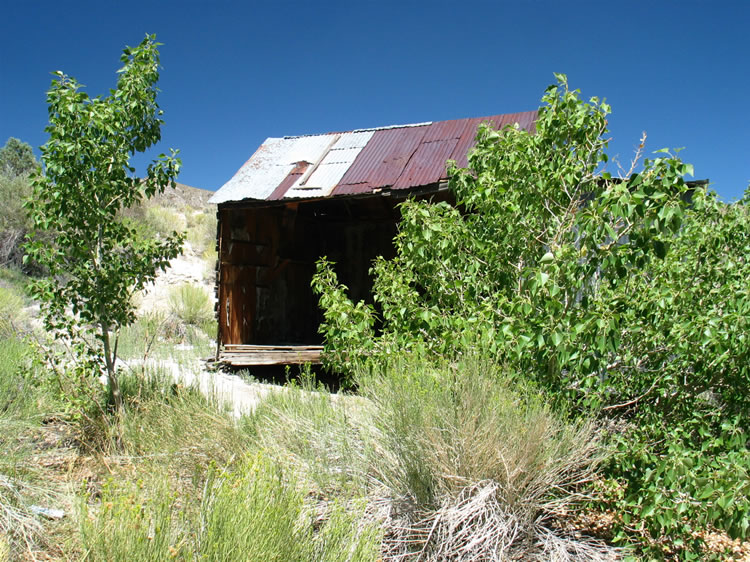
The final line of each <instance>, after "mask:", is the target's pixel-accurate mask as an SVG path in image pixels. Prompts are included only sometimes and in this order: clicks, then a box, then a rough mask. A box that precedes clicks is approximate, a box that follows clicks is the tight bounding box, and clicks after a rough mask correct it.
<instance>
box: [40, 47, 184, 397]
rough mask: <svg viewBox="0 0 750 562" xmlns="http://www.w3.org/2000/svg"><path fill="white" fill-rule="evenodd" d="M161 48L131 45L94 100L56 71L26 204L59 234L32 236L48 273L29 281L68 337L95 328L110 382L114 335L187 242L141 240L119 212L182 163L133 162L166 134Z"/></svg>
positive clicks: (169, 178)
mask: <svg viewBox="0 0 750 562" xmlns="http://www.w3.org/2000/svg"><path fill="white" fill-rule="evenodd" d="M157 47H158V44H157V43H155V42H154V36H146V38H145V39H144V40H143V41H142V42H141V43H140V44H139V45H138V46H137V47H134V48H130V47H128V48H126V49H125V50H124V52H123V55H122V57H121V61H122V62H123V67H122V68H121V69H120V70H119V71H118V72H119V79H118V81H117V87H116V88H115V89H114V90H111V91H110V94H109V95H108V96H106V97H95V98H90V97H89V96H88V95H87V94H86V93H85V92H83V91H81V90H80V85H79V84H78V83H77V82H76V81H75V79H73V78H71V77H69V76H67V75H65V74H64V73H62V72H59V71H58V72H56V73H55V75H56V79H54V80H53V81H52V87H51V89H50V90H49V92H48V93H47V103H48V104H49V125H48V127H47V128H46V131H47V132H48V133H49V135H50V136H49V140H48V141H47V142H46V143H45V145H44V146H43V147H42V162H43V164H44V173H43V174H38V175H36V177H35V178H34V182H33V190H34V192H33V197H32V198H31V199H30V200H29V202H28V210H29V213H30V216H31V217H32V220H33V224H34V227H35V228H36V229H37V230H38V231H49V230H53V231H55V232H56V233H57V238H56V241H55V244H53V245H49V244H44V243H43V242H42V241H41V240H39V239H35V238H32V241H31V242H30V243H29V244H28V252H29V255H30V256H31V258H33V259H34V260H36V261H38V262H39V263H41V264H42V265H43V266H45V268H46V269H47V271H48V272H49V275H48V276H47V277H46V278H44V279H40V280H37V281H35V282H34V283H33V287H32V290H33V293H34V296H35V297H36V298H37V299H38V300H39V301H40V302H41V304H42V313H43V316H44V321H45V325H46V327H47V329H48V330H50V331H53V332H55V331H58V330H62V331H63V332H65V333H67V334H68V335H69V336H71V337H72V336H74V335H75V334H77V333H78V332H77V331H78V329H79V328H80V326H84V327H86V326H88V327H90V328H91V329H92V330H94V333H95V336H96V339H97V341H98V342H99V344H100V347H96V348H94V349H91V350H90V351H91V353H94V354H95V355H96V356H97V357H101V358H103V361H102V362H103V363H104V364H105V365H106V371H107V373H108V375H109V378H110V384H111V386H113V385H114V386H116V379H115V376H114V364H115V361H116V346H114V347H113V346H112V344H111V342H110V333H111V332H112V333H114V334H117V331H118V330H119V328H120V327H122V326H124V325H127V324H128V323H130V322H131V321H132V320H133V318H134V308H133V304H132V301H131V297H132V296H133V293H134V292H136V291H138V290H140V289H142V288H143V287H144V285H145V284H146V283H148V282H150V281H152V280H153V279H154V277H155V276H156V273H157V272H158V271H159V270H162V269H164V268H166V267H167V265H168V263H169V260H170V259H172V258H173V257H175V256H176V255H177V254H178V253H179V252H180V248H181V245H182V239H181V237H180V236H178V235H177V234H174V235H173V236H171V237H168V238H166V239H163V240H156V239H143V238H141V237H139V236H138V235H137V233H136V232H135V230H134V229H133V228H131V227H129V226H128V225H127V224H124V223H123V222H122V221H120V220H118V213H119V211H120V210H121V209H122V208H126V207H130V206H131V205H133V204H135V203H137V202H139V201H140V200H141V199H143V198H144V197H146V198H148V197H151V196H152V195H154V194H155V193H157V192H162V191H163V190H164V189H165V188H167V187H170V186H172V187H173V186H174V182H175V178H176V176H177V173H178V171H179V168H180V160H179V159H178V158H177V157H176V154H175V152H174V151H172V153H171V155H168V156H167V155H164V154H162V155H160V156H159V158H158V159H156V160H154V161H153V162H152V163H151V164H150V165H149V166H148V169H147V173H146V176H145V177H144V178H138V177H136V176H135V169H134V168H133V167H132V166H131V164H130V158H131V157H132V156H133V155H134V154H136V153H138V152H144V151H146V150H147V149H148V148H150V147H151V146H153V145H154V144H156V143H157V142H158V141H159V140H160V138H161V126H162V124H163V121H162V119H161V114H162V112H161V110H160V109H159V106H158V105H157V103H156V96H157V91H158V89H157V87H156V84H157V81H158V79H159V52H158V48H157ZM74 339H75V338H74ZM78 341H80V340H78ZM114 390H115V394H116V388H115V389H114ZM114 399H115V401H117V400H118V398H117V397H116V396H115V398H114Z"/></svg>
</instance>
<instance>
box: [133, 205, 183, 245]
mask: <svg viewBox="0 0 750 562" xmlns="http://www.w3.org/2000/svg"><path fill="white" fill-rule="evenodd" d="M143 220H144V222H145V223H146V225H147V227H148V229H149V230H150V231H151V232H153V233H154V234H155V235H156V236H159V237H161V238H164V237H166V236H170V235H172V233H174V232H180V233H181V232H184V231H185V226H186V225H185V219H184V218H183V217H182V216H180V215H179V214H178V213H177V212H176V211H175V210H174V209H170V208H168V207H162V206H160V205H153V204H152V205H147V206H146V210H145V214H144V218H143Z"/></svg>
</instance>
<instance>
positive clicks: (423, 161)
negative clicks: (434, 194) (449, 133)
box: [393, 139, 458, 189]
mask: <svg viewBox="0 0 750 562" xmlns="http://www.w3.org/2000/svg"><path fill="white" fill-rule="evenodd" d="M457 143H458V139H443V140H436V141H432V142H423V143H422V144H420V145H419V148H417V150H416V152H415V153H414V154H413V155H412V157H411V160H409V163H408V164H407V165H406V167H405V168H404V171H403V172H402V174H401V176H400V177H399V178H398V179H397V180H396V181H395V182H394V184H393V189H408V188H410V187H414V186H420V185H430V184H433V183H437V182H439V181H440V180H441V179H442V178H444V177H446V173H445V161H446V160H448V158H449V157H450V155H451V154H452V153H453V149H454V148H455V147H456V144H457Z"/></svg>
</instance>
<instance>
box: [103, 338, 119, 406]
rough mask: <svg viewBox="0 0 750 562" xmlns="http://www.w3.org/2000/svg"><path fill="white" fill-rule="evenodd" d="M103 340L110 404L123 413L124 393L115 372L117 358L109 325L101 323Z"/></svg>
mask: <svg viewBox="0 0 750 562" xmlns="http://www.w3.org/2000/svg"><path fill="white" fill-rule="evenodd" d="M101 330H102V342H103V343H104V361H105V362H106V364H107V390H108V400H109V405H110V406H113V407H114V409H115V412H116V413H118V414H120V413H122V393H121V392H120V382H119V381H118V380H117V373H116V372H115V361H116V360H117V358H116V357H115V356H114V354H113V353H112V346H111V345H110V341H109V326H107V325H106V324H101Z"/></svg>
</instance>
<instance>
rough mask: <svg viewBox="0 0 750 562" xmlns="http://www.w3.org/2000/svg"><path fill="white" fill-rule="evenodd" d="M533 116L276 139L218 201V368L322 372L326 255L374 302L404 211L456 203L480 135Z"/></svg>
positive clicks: (355, 293)
mask: <svg viewBox="0 0 750 562" xmlns="http://www.w3.org/2000/svg"><path fill="white" fill-rule="evenodd" d="M536 116H537V112H536V111H530V112H526V113H515V114H508V115H495V116H490V117H479V118H472V119H458V120H451V121H440V122H434V123H432V122H431V123H417V124H413V125H402V126H394V127H383V128H377V129H361V130H356V131H349V132H343V133H327V134H322V135H309V136H298V137H284V138H269V139H267V140H266V141H265V142H264V143H263V144H262V145H261V146H260V147H259V148H258V150H257V151H256V152H255V154H253V156H252V157H251V158H250V159H249V160H248V161H247V162H246V163H245V165H244V166H242V168H240V169H239V171H238V172H237V173H236V174H235V175H234V177H233V178H232V179H231V180H229V181H228V182H227V183H226V184H225V185H224V186H223V187H222V188H221V189H219V190H218V191H217V192H216V193H215V194H214V196H213V197H212V198H211V202H212V203H216V204H217V205H218V219H219V221H218V228H217V250H218V253H219V259H218V266H217V296H218V302H217V309H216V312H217V320H218V350H217V359H218V360H219V361H220V362H223V363H225V364H229V365H235V366H249V365H273V364H295V363H303V362H313V363H314V362H318V361H319V358H320V351H321V349H322V347H321V344H322V340H321V335H320V334H319V333H318V326H319V324H320V322H321V319H322V312H321V311H320V309H319V307H318V302H317V297H316V296H315V295H314V294H313V292H312V289H311V288H310V281H311V279H312V276H313V273H314V272H315V264H316V262H317V260H318V259H319V258H320V257H321V256H326V257H328V259H329V260H331V261H334V262H336V272H337V274H338V277H339V281H340V282H342V283H343V284H344V285H346V286H347V287H348V289H349V295H350V297H351V298H352V299H353V300H355V301H357V300H362V299H364V300H369V299H370V298H371V278H370V275H369V273H368V272H369V269H370V267H371V264H372V261H373V259H375V258H376V257H377V256H385V257H390V256H392V255H393V253H394V249H393V237H394V236H395V234H396V232H397V224H398V220H399V218H400V215H399V211H398V204H399V202H401V201H403V200H404V199H405V198H407V197H420V198H433V199H435V198H438V199H442V200H449V201H450V200H451V196H450V193H449V192H448V191H447V177H446V166H445V163H446V161H448V160H455V161H456V162H457V163H458V165H459V166H466V164H467V153H468V152H469V149H470V148H471V147H472V145H473V143H474V140H475V136H476V132H477V127H478V126H479V124H480V123H482V122H488V123H491V124H492V125H493V126H495V127H498V128H500V127H504V126H506V125H509V124H513V123H518V125H519V126H520V127H522V128H525V129H531V128H532V127H533V124H534V120H535V119H536Z"/></svg>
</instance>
